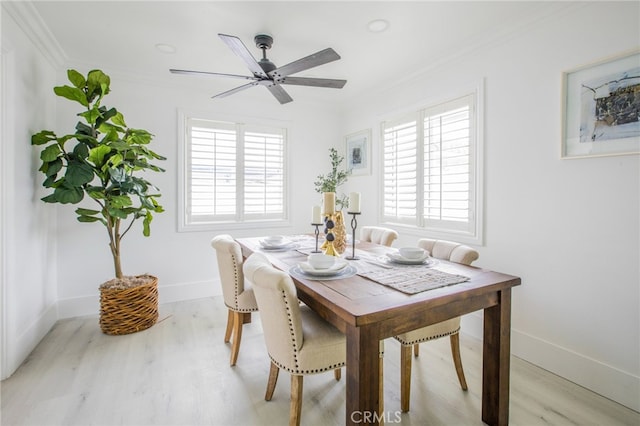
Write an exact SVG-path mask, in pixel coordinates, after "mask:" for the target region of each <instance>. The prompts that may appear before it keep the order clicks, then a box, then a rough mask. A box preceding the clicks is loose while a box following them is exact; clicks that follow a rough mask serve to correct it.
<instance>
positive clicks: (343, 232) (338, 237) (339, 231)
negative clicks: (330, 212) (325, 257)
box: [333, 210, 347, 254]
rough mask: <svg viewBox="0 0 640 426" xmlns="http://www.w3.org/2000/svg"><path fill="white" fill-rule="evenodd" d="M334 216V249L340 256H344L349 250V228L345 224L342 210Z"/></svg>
mask: <svg viewBox="0 0 640 426" xmlns="http://www.w3.org/2000/svg"><path fill="white" fill-rule="evenodd" d="M334 216H335V218H334V223H335V227H334V228H333V236H334V237H335V239H334V240H333V247H334V248H335V249H336V251H337V252H338V254H342V253H344V251H345V250H346V249H347V228H346V226H345V224H344V214H343V213H342V210H339V211H337V212H336V213H335V214H334Z"/></svg>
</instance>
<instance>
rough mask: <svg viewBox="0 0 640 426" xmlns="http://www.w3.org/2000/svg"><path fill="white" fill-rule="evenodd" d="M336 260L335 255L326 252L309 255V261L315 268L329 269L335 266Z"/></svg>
mask: <svg viewBox="0 0 640 426" xmlns="http://www.w3.org/2000/svg"><path fill="white" fill-rule="evenodd" d="M335 261H336V258H335V256H329V255H327V254H324V253H311V254H310V255H309V257H307V262H309V265H311V266H313V267H314V268H315V269H328V268H330V267H332V266H333V264H334V263H335Z"/></svg>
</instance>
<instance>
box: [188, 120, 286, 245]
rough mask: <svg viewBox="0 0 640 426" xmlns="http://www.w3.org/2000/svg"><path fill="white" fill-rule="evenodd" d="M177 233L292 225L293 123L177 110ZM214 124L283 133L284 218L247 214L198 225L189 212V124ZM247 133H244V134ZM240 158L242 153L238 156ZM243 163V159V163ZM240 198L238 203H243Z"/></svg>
mask: <svg viewBox="0 0 640 426" xmlns="http://www.w3.org/2000/svg"><path fill="white" fill-rule="evenodd" d="M177 115H178V118H177V120H178V202H177V208H178V232H194V231H216V232H219V231H233V230H245V229H264V228H265V227H269V228H279V227H288V226H290V217H291V214H290V204H291V203H290V200H291V194H290V185H289V170H290V164H289V148H288V145H289V141H288V139H289V135H290V122H288V121H283V120H274V119H266V118H256V117H244V116H237V115H225V114H217V113H196V112H191V111H185V110H180V109H179V110H178V114H177ZM190 120H195V121H212V122H220V123H228V124H231V125H240V126H247V127H251V128H256V127H258V128H272V129H279V130H282V133H283V135H284V147H283V149H284V153H283V213H282V217H279V218H273V219H246V218H245V216H244V214H242V213H238V214H239V217H240V219H241V220H240V221H238V220H235V218H234V219H231V220H224V221H209V222H198V221H193V220H191V215H190V213H189V211H188V209H189V200H188V197H189V188H188V185H189V176H188V173H189V169H188V168H189V141H190V137H189V134H188V132H189V129H190V127H189V121H190ZM242 133H244V131H242ZM236 155H237V156H239V157H240V158H241V159H242V157H243V153H237V154H236ZM241 161H243V159H242V160H241ZM243 168H244V162H242V164H238V165H237V169H243ZM237 185H240V186H241V187H242V188H243V189H242V190H243V191H244V175H243V174H242V175H240V176H238V184H237ZM241 199H242V197H239V198H238V200H237V202H238V203H240V202H241Z"/></svg>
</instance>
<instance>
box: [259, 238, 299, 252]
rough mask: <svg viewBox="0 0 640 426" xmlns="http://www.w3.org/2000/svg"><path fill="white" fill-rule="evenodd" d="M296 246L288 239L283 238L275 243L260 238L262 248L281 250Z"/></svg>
mask: <svg viewBox="0 0 640 426" xmlns="http://www.w3.org/2000/svg"><path fill="white" fill-rule="evenodd" d="M296 246H297V245H296V244H294V243H293V241H289V240H284V241H282V242H280V243H277V244H269V243H268V242H266V241H265V240H260V247H262V249H263V250H271V251H283V250H289V249H291V248H293V247H296Z"/></svg>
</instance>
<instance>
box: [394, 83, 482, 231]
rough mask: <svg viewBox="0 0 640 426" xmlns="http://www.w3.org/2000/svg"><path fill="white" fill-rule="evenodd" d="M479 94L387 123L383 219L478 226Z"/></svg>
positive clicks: (436, 226) (450, 227) (433, 226)
mask: <svg viewBox="0 0 640 426" xmlns="http://www.w3.org/2000/svg"><path fill="white" fill-rule="evenodd" d="M476 115H477V113H476V110H475V94H473V95H468V96H464V97H462V98H459V99H455V100H452V101H449V102H446V103H443V104H440V105H436V106H433V107H430V108H427V109H423V110H421V111H418V112H417V113H415V114H413V115H408V116H404V117H401V118H398V119H395V120H393V121H386V122H384V123H383V124H382V139H383V200H384V203H383V213H382V214H383V220H384V221H385V222H387V223H396V224H400V225H408V226H415V227H419V228H425V229H429V230H434V231H436V232H440V233H453V234H456V236H460V235H463V236H464V235H466V236H477V234H476V231H477V227H478V225H477V224H476V217H477V215H476V211H475V210H476V204H477V203H476V193H475V192H476V179H477V178H478V177H477V176H476V173H477V170H478V168H477V164H476V144H477V140H476V133H477V132H476Z"/></svg>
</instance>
